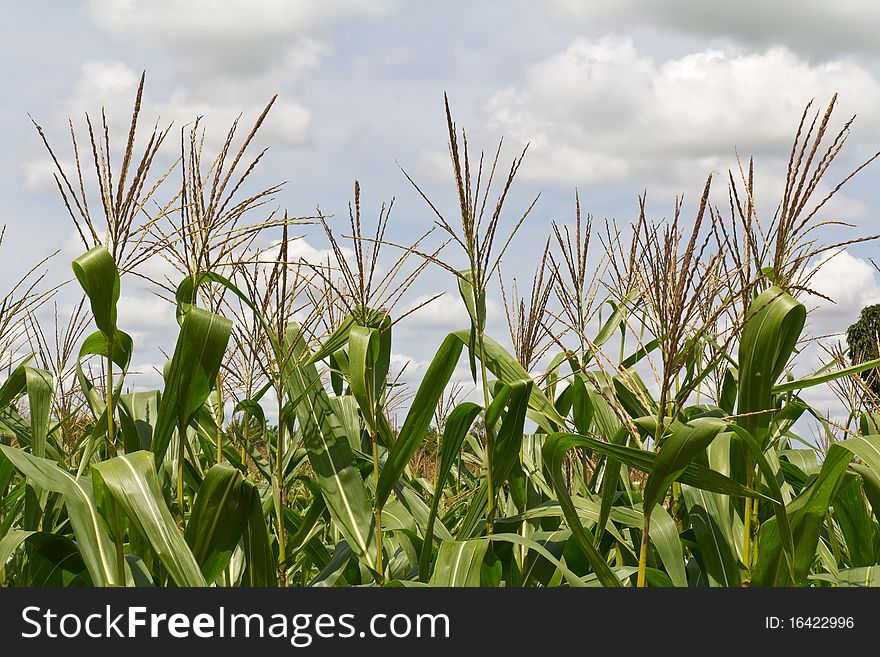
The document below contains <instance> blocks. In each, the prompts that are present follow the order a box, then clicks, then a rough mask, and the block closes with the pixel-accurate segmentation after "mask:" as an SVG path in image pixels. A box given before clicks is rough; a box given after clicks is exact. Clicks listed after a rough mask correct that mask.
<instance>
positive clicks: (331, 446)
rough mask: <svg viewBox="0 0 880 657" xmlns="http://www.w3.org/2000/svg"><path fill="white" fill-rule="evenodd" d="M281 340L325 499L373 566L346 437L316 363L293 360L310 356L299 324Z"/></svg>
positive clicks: (361, 491) (366, 509)
mask: <svg viewBox="0 0 880 657" xmlns="http://www.w3.org/2000/svg"><path fill="white" fill-rule="evenodd" d="M285 341H286V343H287V344H288V345H289V353H291V354H292V358H290V359H288V360H287V361H286V364H285V366H284V367H283V376H284V381H285V387H286V389H287V391H288V394H289V395H290V396H291V398H293V399H298V400H299V402H298V403H296V406H295V411H296V416H297V419H298V421H299V426H300V431H301V433H302V437H303V441H304V443H305V448H306V451H307V452H308V456H309V463H310V464H311V466H312V469H313V470H314V472H315V477H316V479H317V480H318V484H319V485H320V487H321V493H322V495H323V496H324V501H325V502H326V503H327V508H328V509H329V511H330V515H331V517H332V518H333V520H334V521H335V522H336V524H337V525H338V527H339V530H340V532H341V533H342V535H343V536H344V537H345V538H346V540H347V541H348V543H349V545H350V547H351V549H352V551H353V552H354V553H355V554H356V555H357V556H358V558H360V559H361V560H362V561H363V562H364V563H365V564H366V565H367V566H368V567H369V568H372V569H375V565H376V564H375V560H376V550H375V531H374V522H375V519H374V516H373V512H372V508H371V506H370V503H369V500H368V497H367V490H366V487H365V486H364V481H363V479H362V478H361V474H360V472H359V471H358V469H357V466H356V465H355V463H354V456H353V454H352V452H351V447H350V446H349V442H348V437H347V436H346V435H345V432H344V431H343V429H342V425H341V423H340V421H339V419H338V418H337V417H336V415H335V414H334V413H333V408H332V406H331V404H330V400H329V398H328V396H327V392H326V391H325V390H324V387H323V386H322V385H321V383H320V378H319V375H318V371H317V368H316V367H315V366H314V365H313V364H310V365H306V364H304V365H297V363H306V362H307V359H308V358H309V350H308V346H307V345H306V343H305V340H304V339H303V336H302V332H301V330H300V329H299V327H298V326H297V325H295V324H291V325H290V326H289V327H288V330H287V333H286V336H285Z"/></svg>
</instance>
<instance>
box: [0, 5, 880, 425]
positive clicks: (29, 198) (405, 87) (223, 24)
mask: <svg viewBox="0 0 880 657" xmlns="http://www.w3.org/2000/svg"><path fill="white" fill-rule="evenodd" d="M2 4H3V15H4V21H3V25H2V27H0V32H2V39H0V52H2V57H0V66H2V79H3V96H4V101H3V103H2V104H0V137H2V143H3V145H4V149H3V151H2V153H0V215H2V222H3V223H5V224H7V226H8V229H7V232H6V237H5V240H4V243H3V245H2V247H0V253H2V259H0V276H3V279H4V280H6V281H8V282H9V284H11V282H12V281H14V280H15V277H17V275H18V274H20V273H21V272H22V271H23V270H24V269H25V268H26V267H27V266H29V265H30V264H31V263H32V262H33V260H34V258H36V257H37V256H43V255H46V254H48V253H50V252H52V251H54V250H55V249H58V248H60V249H62V254H61V255H60V256H59V258H58V259H56V264H53V265H51V268H50V279H51V280H56V281H58V282H60V281H61V280H64V279H65V278H66V277H68V276H69V269H68V267H69V264H68V263H69V260H70V258H71V257H75V256H76V255H78V248H79V247H78V245H77V241H76V238H75V233H74V229H73V226H72V224H71V223H70V221H69V218H68V217H67V215H66V212H65V211H64V208H63V206H62V204H61V201H60V199H59V198H58V194H57V190H56V189H55V188H54V182H53V180H52V176H51V163H50V161H49V160H48V159H47V156H46V153H45V151H44V150H43V148H42V145H41V143H40V141H39V139H38V136H37V134H36V132H35V131H34V129H33V127H32V125H31V123H30V119H29V118H28V114H31V115H32V116H33V117H34V118H35V119H36V120H37V121H38V122H40V123H41V124H42V125H43V126H44V127H45V128H46V131H47V134H48V136H49V138H50V140H51V141H53V143H56V144H58V145H59V147H60V148H61V149H62V150H63V149H65V148H67V143H66V141H65V140H66V125H67V123H66V122H67V117H68V116H71V117H73V118H74V119H75V120H80V119H81V117H82V115H83V112H84V111H89V112H91V113H96V112H98V111H99V110H100V108H101V107H106V109H107V113H108V117H109V119H110V121H111V126H112V127H113V129H114V130H119V131H124V130H125V129H126V127H127V119H128V112H129V108H130V107H131V103H132V100H133V97H134V92H135V88H136V86H137V80H138V77H139V75H140V72H141V71H142V70H146V71H147V85H146V92H145V102H144V110H143V111H144V113H143V117H144V120H145V123H146V122H152V121H153V120H155V119H156V118H157V117H161V119H162V121H174V124H175V125H176V126H181V125H184V124H186V123H187V122H189V121H190V120H192V119H193V118H194V117H195V116H196V115H203V116H204V117H205V118H204V121H205V125H206V126H207V127H208V147H209V148H210V147H211V146H216V144H217V143H218V142H219V141H220V140H222V137H223V135H224V133H225V130H226V128H227V127H228V125H229V123H230V122H231V121H232V120H233V119H234V118H235V117H236V116H237V115H238V114H239V113H244V118H245V121H247V120H253V119H254V118H255V117H256V116H257V115H258V113H259V111H260V110H261V109H262V107H263V105H264V104H265V103H266V101H267V100H268V99H269V98H270V97H271V96H272V95H273V94H276V93H277V94H278V95H279V98H278V101H277V103H276V104H275V106H274V108H273V110H272V112H271V113H270V115H269V119H268V120H267V123H266V125H265V127H264V130H263V131H262V133H261V135H260V137H259V139H258V142H259V144H258V145H259V146H264V145H271V149H270V151H269V154H268V155H267V156H266V158H265V159H264V161H263V163H262V164H261V166H260V170H259V173H258V177H259V181H260V183H262V184H264V185H265V186H268V185H270V184H273V183H276V182H281V181H287V184H286V185H285V187H284V188H283V190H282V192H281V193H280V194H279V195H278V197H277V198H276V200H275V204H274V206H277V207H279V208H285V209H287V210H288V211H289V212H290V213H291V214H296V215H306V214H310V213H313V212H314V211H315V208H316V207H318V206H320V208H321V210H322V211H323V212H324V213H327V214H332V215H335V216H336V217H337V219H343V218H344V216H345V213H346V212H347V203H348V201H349V199H350V198H351V195H352V191H351V190H352V183H353V181H354V180H355V179H359V180H360V182H361V185H362V187H363V206H364V211H365V213H366V216H367V217H370V216H375V215H376V214H378V209H379V206H380V204H381V202H382V201H387V200H390V199H391V198H392V197H394V198H395V199H396V200H395V206H394V208H395V209H394V213H393V215H392V218H391V224H390V226H391V227H390V232H391V233H393V237H394V238H395V239H397V240H400V241H406V240H412V239H413V238H415V237H416V236H417V235H418V234H420V233H421V232H422V231H423V230H424V229H425V228H426V227H427V226H429V225H430V223H431V215H430V214H429V213H428V212H427V211H426V207H425V204H424V202H423V201H422V200H421V199H420V198H419V197H418V195H417V194H416V192H415V191H414V190H413V189H412V187H411V186H410V185H409V184H408V183H407V182H406V180H405V178H404V177H403V174H402V173H401V171H400V168H399V167H403V168H404V169H406V170H407V171H408V172H409V173H410V174H411V175H412V176H413V177H414V178H415V179H416V180H418V181H419V182H420V183H421V184H423V185H424V187H425V188H426V190H427V191H428V192H429V194H430V195H431V197H432V199H434V200H435V201H436V202H437V204H438V205H439V206H440V207H442V208H448V209H449V210H450V212H451V211H454V208H455V199H454V198H453V196H452V187H451V186H450V184H449V172H448V156H447V154H446V145H445V134H444V130H445V126H444V119H443V106H442V100H443V93H444V92H447V93H448V94H449V97H450V101H451V103H452V107H453V111H454V114H455V115H456V118H457V120H458V122H459V124H460V125H464V126H466V127H467V128H468V130H469V133H470V135H471V140H472V142H473V143H475V144H480V145H482V146H483V147H485V148H486V149H487V150H488V149H491V148H493V146H494V144H495V141H496V140H497V139H498V137H500V136H502V135H503V136H504V138H505V144H506V153H507V154H508V155H507V156H508V157H511V156H513V155H514V154H515V153H516V152H518V151H519V150H521V148H522V147H523V146H524V145H525V143H526V142H529V143H530V148H529V152H528V155H527V157H526V161H525V163H524V165H523V167H522V169H521V172H520V178H521V179H520V180H519V184H518V186H517V187H516V189H515V190H514V193H513V196H512V198H511V200H510V204H509V208H510V210H511V215H510V219H511V220H512V219H513V214H514V213H516V212H517V211H521V210H522V209H524V208H525V206H526V205H527V204H528V202H529V200H530V199H531V198H532V197H533V196H534V195H535V194H537V193H538V192H541V194H542V195H541V199H540V201H539V203H538V205H537V207H536V209H535V210H534V212H533V214H532V215H531V216H530V218H529V220H528V221H527V222H526V224H525V226H524V227H523V229H522V231H521V233H520V234H519V236H518V238H517V239H516V241H515V242H514V243H513V245H512V247H511V250H510V252H509V254H508V256H507V257H506V258H505V260H504V263H503V267H502V269H503V271H504V273H505V275H506V276H519V277H520V278H522V277H527V276H529V275H530V272H533V271H534V268H535V266H536V262H537V259H538V257H539V255H540V254H539V252H538V245H542V244H543V241H544V239H545V238H546V235H547V231H548V228H549V222H550V221H551V220H557V221H560V222H565V221H570V220H571V219H572V218H573V213H574V198H573V197H574V189H575V188H576V187H577V188H578V189H579V191H580V195H581V200H582V204H583V205H584V206H585V209H586V210H587V211H589V212H591V213H592V214H593V215H594V216H595V217H596V218H597V219H598V220H600V221H601V220H602V219H604V218H606V217H607V218H616V219H617V220H618V221H620V222H623V223H625V222H627V221H629V220H630V219H632V218H633V217H634V215H635V212H636V209H637V195H638V194H639V193H641V192H642V191H643V190H648V201H649V204H648V205H649V211H650V212H651V214H652V216H654V217H656V218H662V217H663V216H665V215H666V214H667V213H668V209H669V207H670V205H671V203H672V200H673V198H674V197H675V195H676V194H684V197H685V202H686V206H685V208H686V213H687V209H688V208H691V209H693V207H692V206H688V205H687V201H688V200H690V201H691V203H693V202H694V201H695V200H696V198H695V197H697V196H698V194H699V191H700V190H701V188H702V184H703V182H704V181H705V178H706V176H707V175H708V174H709V173H712V172H716V173H718V174H719V176H718V182H721V181H722V178H721V175H723V174H725V173H726V171H727V170H728V169H729V168H731V167H733V166H734V165H735V159H734V153H735V150H734V149H739V151H740V152H741V153H742V154H744V155H754V156H755V158H756V174H757V184H758V186H759V208H758V209H759V212H761V213H762V214H763V216H765V217H767V218H769V217H770V216H771V215H772V212H773V209H774V206H775V203H776V202H778V194H779V191H780V189H781V185H782V177H783V175H784V172H785V164H786V160H787V156H788V149H789V148H790V144H791V139H792V136H793V131H794V129H795V128H796V126H797V121H798V119H799V117H800V114H801V112H802V110H803V107H804V105H805V103H806V102H807V101H809V100H810V99H811V98H815V99H816V102H817V103H819V104H822V105H823V106H824V104H825V103H826V102H827V101H828V99H829V98H830V97H831V95H832V94H833V93H835V92H837V93H838V94H839V105H838V110H837V112H836V115H835V116H836V119H837V122H836V123H835V127H837V126H839V125H840V124H841V123H842V122H843V121H844V120H845V119H846V118H848V117H849V115H852V114H857V115H858V116H857V119H856V122H855V123H854V124H853V129H852V132H851V135H850V139H849V142H848V143H847V148H846V150H845V152H844V153H843V154H842V155H841V157H840V159H839V164H840V166H839V167H838V168H837V169H832V171H831V172H830V174H829V184H833V183H834V182H836V181H837V178H839V177H840V176H841V175H843V174H845V173H846V172H847V171H848V170H849V169H850V168H852V167H853V166H854V165H856V164H858V163H859V162H860V161H861V160H863V159H865V157H867V156H868V155H870V154H871V153H873V152H874V151H875V150H876V149H877V147H878V146H880V40H878V39H877V38H876V33H875V29H874V28H875V26H876V25H877V24H878V22H880V6H878V5H876V4H875V3H870V2H867V1H858V0H841V1H838V2H835V3H830V2H827V1H823V2H817V1H814V0H799V1H797V2H795V1H794V0H778V1H777V2H773V3H768V2H760V1H758V0H742V1H741V2H738V3H720V2H719V3H697V2H687V1H685V0H668V1H667V2H662V3H661V2H654V1H652V0H614V1H612V0H597V1H593V2H576V1H574V0H546V1H544V2H528V1H526V0H512V1H505V2H500V1H495V2H490V1H486V0H452V1H449V2H443V3H437V2H429V1H427V0H411V1H410V2H403V1H402V0H359V1H355V0H332V1H331V0H289V1H284V0H247V1H245V0H227V1H225V2H222V3H218V2H210V1H209V0H188V1H186V2H182V1H177V2H175V1H172V0H152V1H149V2H148V1H146V0H89V1H83V2H65V3H60V2H49V1H48V0H32V1H31V2H27V3H23V2H12V1H10V0H3V2H2ZM65 152H67V151H65ZM878 180H880V169H878V168H877V166H875V167H873V168H868V169H867V170H866V171H865V172H864V173H863V174H862V175H861V176H860V177H859V178H857V179H856V180H854V181H853V182H852V183H851V184H850V185H848V186H847V187H845V188H844V190H843V193H841V194H840V196H839V197H838V198H837V200H836V202H835V203H834V204H833V206H832V207H829V214H828V216H827V218H834V219H846V220H848V221H851V222H853V223H856V224H858V226H859V228H858V229H857V230H858V232H856V230H855V229H847V230H846V231H841V230H838V231H837V232H836V233H833V234H829V235H828V237H829V239H834V240H837V239H845V238H847V237H849V236H855V235H856V234H864V233H872V232H880V215H878V211H880V202H878V195H877V193H876V192H875V188H876V186H877V182H878ZM722 188H723V184H722V185H719V189H722ZM763 199H766V202H764V203H763V205H761V202H762V200H763ZM274 206H273V207H274ZM847 231H848V232H847ZM304 235H305V241H304V242H303V243H302V245H301V248H302V249H303V250H304V252H313V251H315V250H317V251H320V250H321V249H324V248H326V243H325V242H324V241H323V240H322V239H321V237H320V236H319V235H318V234H317V233H316V232H314V231H312V232H304ZM876 248H877V245H876V244H869V245H862V246H859V247H854V248H852V249H850V250H849V251H847V252H845V253H841V254H839V255H838V256H837V257H836V258H835V259H834V260H832V262H831V263H829V265H828V266H827V267H826V268H825V269H824V270H823V271H822V273H821V275H819V276H818V277H817V278H816V279H815V280H814V286H815V287H816V288H817V289H819V290H820V291H822V292H824V293H825V294H828V295H829V296H831V297H833V298H834V299H835V300H836V301H837V303H836V304H833V305H832V304H827V303H824V302H815V303H814V305H817V308H816V312H815V313H813V315H812V316H811V329H812V330H813V332H814V333H815V334H824V333H832V332H835V331H841V330H845V328H846V327H847V326H848V325H849V324H850V323H852V321H853V320H854V319H855V317H856V315H857V314H858V311H859V309H860V308H861V307H862V306H864V305H866V304H868V303H876V302H880V285H878V279H877V274H876V272H875V271H874V269H873V267H872V266H871V265H870V263H869V261H868V258H871V257H873V256H874V255H875V250H876ZM449 257H450V258H451V259H452V260H453V261H455V257H456V256H454V255H453V254H451V253H450V256H449ZM456 264H463V263H460V262H459V263H456ZM8 286H9V285H5V286H4V288H5V287H8ZM454 289H455V288H454V282H453V281H452V280H451V278H450V277H449V276H448V275H447V274H445V273H444V272H442V271H440V270H437V271H430V272H429V273H428V274H427V275H426V276H425V277H423V279H422V280H421V281H420V282H419V284H418V285H417V286H416V287H415V288H414V289H413V292H412V294H411V295H410V297H409V298H408V302H413V301H416V300H417V299H418V298H419V297H420V295H428V294H432V293H434V292H437V291H444V290H446V291H449V292H450V293H452V292H453V291H454ZM122 294H123V298H122V299H121V302H120V303H121V312H120V316H121V318H122V327H123V328H124V329H126V330H128V331H129V332H131V333H133V334H134V335H135V338H136V342H137V344H138V352H137V355H136V359H135V360H136V362H135V369H137V370H139V371H143V372H145V374H144V375H143V377H144V378H143V380H142V383H143V385H149V384H150V383H152V384H153V385H155V381H154V379H155V376H154V375H153V374H151V373H150V372H151V371H152V366H153V365H157V364H158V365H161V363H162V356H161V353H160V352H159V350H158V345H160V344H161V345H164V346H165V348H166V349H167V350H169V351H170V349H171V347H172V345H173V330H174V318H173V309H171V308H170V307H169V306H165V305H163V303H162V302H161V301H159V300H157V299H152V298H150V296H149V294H148V292H147V291H146V290H145V289H144V288H143V286H142V285H141V284H140V283H139V282H138V281H137V280H136V279H126V280H125V281H124V283H123V292H122ZM61 298H62V299H64V298H65V297H63V295H62V297H61ZM466 321H467V320H466V316H465V314H464V312H463V310H462V309H461V308H460V307H459V304H458V302H457V298H456V296H455V295H454V294H448V295H447V296H446V297H444V298H441V299H440V300H439V301H438V302H437V303H435V304H434V305H433V306H431V307H429V308H427V309H426V310H424V311H423V312H421V313H419V314H417V315H414V316H412V318H410V320H409V321H408V322H404V323H402V324H401V325H400V327H399V330H398V335H397V338H396V340H395V350H396V352H397V354H396V356H395V360H396V361H397V362H398V363H402V362H404V361H406V360H408V359H412V360H413V362H414V364H413V365H412V367H411V368H410V369H411V371H412V372H413V373H417V372H418V371H419V370H420V368H423V367H424V365H425V364H426V359H427V358H428V357H429V355H430V353H431V350H432V348H433V347H434V346H436V345H437V344H439V342H440V340H441V339H442V337H443V335H444V334H445V333H446V332H447V331H449V330H452V329H457V328H462V327H464V326H465V325H466ZM492 322H494V323H491V322H490V330H491V331H492V332H493V333H494V334H496V335H500V334H502V333H503V331H504V330H505V326H504V324H503V320H501V319H500V318H499V315H498V314H497V313H496V314H495V315H494V319H493V320H492ZM169 335H171V336H172V337H171V338H170V340H171V341H172V342H171V343H169V337H168V336H169ZM151 377H153V379H151ZM823 394H824V393H823ZM815 401H817V403H819V404H821V405H824V407H827V408H828V409H830V410H833V400H832V398H831V396H830V395H827V394H825V395H824V396H822V395H819V396H818V397H816V398H815Z"/></svg>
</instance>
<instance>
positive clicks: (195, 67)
mask: <svg viewBox="0 0 880 657" xmlns="http://www.w3.org/2000/svg"><path fill="white" fill-rule="evenodd" d="M395 4H396V0H334V2H324V1H323V0H296V2H289V1H286V0H224V2H213V1H212V0H187V2H177V1H175V0H149V1H147V0H91V1H90V2H89V16H90V18H91V20H92V22H93V23H94V24H95V25H96V26H97V27H98V28H100V29H101V30H103V31H104V32H106V33H108V34H109V35H111V36H112V37H114V38H115V39H117V40H120V41H126V42H135V43H138V44H141V45H143V46H145V47H147V48H152V49H160V50H162V51H167V50H172V51H174V52H175V53H176V54H177V55H179V61H178V66H180V67H182V68H185V69H188V70H189V71H201V72H205V71H210V72H213V73H215V74H217V73H219V74H221V75H222V76H224V77H249V76H252V75H253V74H254V73H259V72H261V71H265V70H267V69H275V68H278V64H279V63H280V64H281V66H282V67H288V68H289V67H290V66H291V65H292V64H294V65H296V66H301V65H303V64H305V65H308V64H309V61H308V56H306V57H305V58H304V57H303V55H304V54H307V52H304V51H302V50H301V49H300V50H297V49H296V48H294V52H293V53H292V51H291V46H292V44H293V45H295V44H296V43H297V42H298V41H300V40H302V39H303V38H306V40H307V41H312V42H314V36H313V35H315V34H316V33H320V32H321V31H322V30H323V29H324V28H326V27H328V26H329V25H331V24H332V23H334V22H337V21H342V20H346V19H357V18H363V17H370V16H378V15H382V14H384V13H386V12H387V11H389V10H390V9H391V8H392V7H394V5H395ZM307 50H308V49H307ZM312 54H315V51H314V49H313V50H312Z"/></svg>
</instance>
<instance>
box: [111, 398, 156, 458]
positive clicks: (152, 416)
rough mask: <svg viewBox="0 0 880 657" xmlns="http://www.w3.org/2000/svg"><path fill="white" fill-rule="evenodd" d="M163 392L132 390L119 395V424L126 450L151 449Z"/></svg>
mask: <svg viewBox="0 0 880 657" xmlns="http://www.w3.org/2000/svg"><path fill="white" fill-rule="evenodd" d="M160 398H161V393H160V392H159V391H158V390H150V391H148V392H132V393H130V394H127V395H120V396H119V405H118V406H117V407H116V408H117V409H118V411H119V426H120V428H121V429H122V439H123V441H124V442H125V451H126V452H137V451H139V450H142V449H146V450H148V449H150V445H151V444H152V442H153V427H155V425H156V415H157V413H158V410H159V400H160Z"/></svg>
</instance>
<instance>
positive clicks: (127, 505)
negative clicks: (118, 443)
mask: <svg viewBox="0 0 880 657" xmlns="http://www.w3.org/2000/svg"><path fill="white" fill-rule="evenodd" d="M92 473H93V479H94V482H95V488H96V490H97V491H98V493H99V494H101V495H109V496H111V497H112V498H113V500H114V501H115V502H116V504H118V505H119V508H120V509H121V510H122V511H123V513H125V515H126V517H127V518H128V520H129V522H131V524H132V525H134V526H135V527H136V528H137V529H138V531H140V532H141V534H143V535H144V536H145V537H146V538H147V540H148V541H149V542H150V546H151V547H152V548H153V550H154V551H155V553H156V555H157V556H158V557H159V559H160V560H161V561H162V563H163V564H164V565H165V568H167V569H168V574H169V575H170V576H171V578H172V579H173V580H174V581H175V582H176V583H177V584H178V586H207V582H206V581H205V578H204V577H203V576H202V573H201V571H200V570H199V564H198V562H197V561H196V559H195V557H194V556H193V553H192V552H191V551H190V549H189V546H188V545H187V544H186V541H185V540H184V538H183V535H182V534H181V532H180V530H179V529H178V528H177V525H176V524H175V522H174V518H173V517H172V516H171V512H170V511H169V510H168V507H167V505H166V504H165V500H164V498H163V497H162V490H161V487H160V486H159V479H158V477H157V476H156V467H155V465H154V463H153V459H152V458H151V457H150V453H149V452H143V451H141V452H134V453H133V454H126V455H124V456H117V457H115V458H112V459H109V460H107V461H102V462H101V463H96V464H94V465H92Z"/></svg>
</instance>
